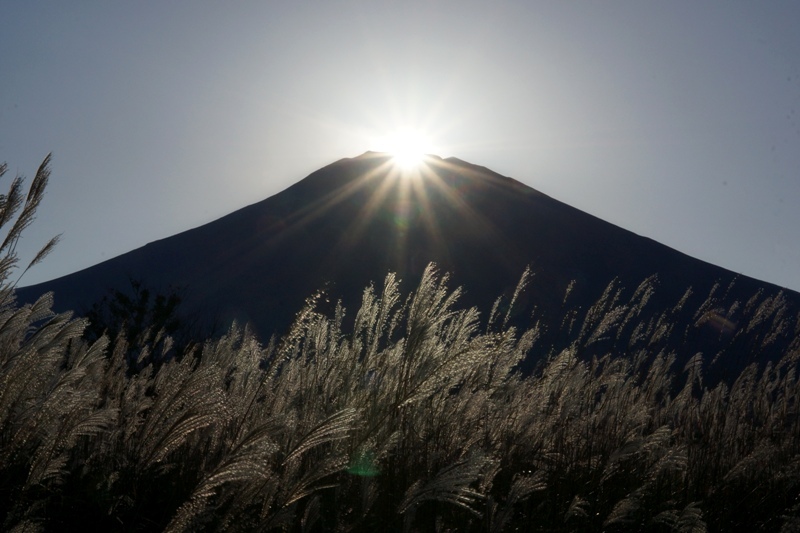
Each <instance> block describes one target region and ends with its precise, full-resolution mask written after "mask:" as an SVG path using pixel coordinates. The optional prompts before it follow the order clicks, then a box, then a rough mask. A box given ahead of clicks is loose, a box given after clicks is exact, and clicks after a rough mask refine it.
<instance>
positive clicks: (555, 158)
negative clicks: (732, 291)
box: [0, 0, 800, 290]
mask: <svg viewBox="0 0 800 533" xmlns="http://www.w3.org/2000/svg"><path fill="white" fill-rule="evenodd" d="M798 28H800V3H798V2H796V1H784V2H781V1H769V2H735V1H731V2H717V1H715V2H705V1H697V0H692V1H677V0H669V1H666V0H665V1H661V2H639V1H628V2H578V1H572V2H556V1H548V2H523V1H519V2H502V1H495V2H485V3H483V2H480V3H478V2H465V1H458V2H455V1H453V2H447V1H426V2H402V3H400V2H380V1H371V2H347V1H330V2H321V1H320V2H264V1H253V2H239V1H232V2H198V1H193V2H188V1H186V2H179V1H174V2H160V1H158V2H157V1H152V2H145V1H141V2H107V1H80V2H61V1H50V2H40V1H35V0H3V2H2V3H0V161H7V162H8V164H9V169H10V171H9V174H10V175H11V176H7V178H10V177H13V174H15V173H21V174H25V175H26V176H28V177H29V178H30V177H32V176H33V174H34V173H35V170H36V167H37V165H38V163H39V162H40V161H41V160H42V158H43V157H44V156H45V155H46V154H47V153H48V152H51V151H52V152H53V154H54V159H53V178H52V183H51V187H50V190H49V194H48V196H47V198H46V200H45V202H44V204H43V206H42V209H41V212H40V216H39V218H38V220H37V221H36V223H35V225H34V226H33V227H32V228H31V230H30V231H29V232H28V233H27V234H26V240H25V243H24V246H23V247H22V252H23V253H25V254H29V253H31V251H32V250H33V249H34V248H36V247H38V246H40V245H41V244H43V243H44V242H45V241H46V240H47V239H48V238H49V237H50V236H52V235H53V234H56V233H60V232H63V233H64V237H63V241H62V243H61V244H60V245H59V247H58V248H57V249H56V251H55V252H54V253H53V254H52V255H51V256H50V258H49V259H48V260H47V261H46V262H45V263H44V264H43V265H41V266H39V267H37V268H36V269H35V270H34V271H31V272H29V273H28V275H26V277H25V279H24V281H23V284H28V283H34V282H38V281H43V280H45V279H49V278H52V277H57V276H61V275H64V274H68V273H70V272H73V271H75V270H79V269H81V268H85V267H88V266H91V265H93V264H95V263H98V262H100V261H103V260H105V259H109V258H111V257H113V256H116V255H119V254H121V253H124V252H126V251H129V250H131V249H134V248H137V247H139V246H142V245H144V244H146V243H147V242H150V241H153V240H156V239H159V238H163V237H167V236H170V235H173V234H175V233H178V232H180V231H183V230H186V229H189V228H191V227H195V226H198V225H200V224H202V223H205V222H209V221H211V220H213V219H215V218H218V217H220V216H222V215H225V214H227V213H229V212H231V211H233V210H235V209H238V208H240V207H243V206H245V205H247V204H251V203H254V202H256V201H259V200H261V199H263V198H266V197H268V196H271V195H273V194H275V193H277V192H279V191H281V190H283V189H284V188H286V187H287V186H289V185H290V184H292V183H293V182H296V181H298V180H300V179H302V178H303V177H305V176H306V175H308V174H309V173H310V172H312V171H314V170H316V169H317V168H319V167H321V166H324V165H326V164H328V163H330V162H332V161H334V160H337V159H340V158H342V157H351V156H355V155H358V154H360V153H362V152H364V151H366V150H369V149H373V148H375V147H376V146H375V142H376V139H377V138H379V137H381V136H382V135H385V134H387V133H389V132H390V131H392V130H394V129H396V128H400V127H410V128H417V129H423V130H425V131H426V132H427V134H428V136H429V137H430V139H431V142H432V143H433V145H434V151H435V152H436V153H438V154H439V155H441V156H443V157H447V156H451V155H452V156H456V157H459V158H461V159H464V160H467V161H470V162H472V163H476V164H480V165H484V166H487V167H489V168H491V169H493V170H495V171H497V172H500V173H501V174H504V175H507V176H511V177H513V178H516V179H518V180H520V181H522V182H524V183H526V184H528V185H530V186H532V187H534V188H536V189H538V190H540V191H542V192H544V193H546V194H549V195H550V196H553V197H555V198H557V199H559V200H561V201H564V202H566V203H568V204H570V205H573V206H575V207H578V208H580V209H582V210H585V211H587V212H589V213H592V214H594V215H596V216H599V217H600V218H603V219H605V220H608V221H609V222H612V223H615V224H617V225H619V226H622V227H625V228H627V229H630V230H632V231H634V232H636V233H638V234H640V235H645V236H648V237H651V238H653V239H655V240H657V241H660V242H662V243H664V244H667V245H669V246H671V247H673V248H676V249H678V250H681V251H683V252H686V253H688V254H690V255H693V256H696V257H699V258H701V259H704V260H707V261H710V262H712V263H715V264H718V265H721V266H724V267H726V268H729V269H731V270H734V271H736V272H741V273H744V274H747V275H750V276H754V277H756V278H759V279H763V280H767V281H771V282H774V283H778V284H780V285H783V286H788V287H790V288H793V289H796V290H798V289H800V235H799V234H798V228H800V209H798V199H800V31H798ZM9 181H10V180H9V179H6V181H5V185H3V187H6V186H7V184H8V182H9Z"/></svg>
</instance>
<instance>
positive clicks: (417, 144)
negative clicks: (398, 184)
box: [379, 129, 431, 170]
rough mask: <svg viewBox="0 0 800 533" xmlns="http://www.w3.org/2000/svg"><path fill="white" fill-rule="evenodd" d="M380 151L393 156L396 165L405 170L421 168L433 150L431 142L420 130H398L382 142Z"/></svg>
mask: <svg viewBox="0 0 800 533" xmlns="http://www.w3.org/2000/svg"><path fill="white" fill-rule="evenodd" d="M379 144H380V147H379V148H380V151H382V152H388V153H390V154H392V159H393V160H394V163H395V164H396V165H397V166H398V167H400V168H401V169H403V170H412V169H415V168H417V167H419V166H420V165H421V164H422V162H423V161H424V160H425V154H427V153H429V152H430V150H431V141H430V139H429V138H428V136H427V135H425V134H424V133H422V132H421V131H418V130H413V129H401V130H397V131H395V132H393V133H391V134H389V135H387V136H386V137H384V138H383V139H381V141H380V143H379Z"/></svg>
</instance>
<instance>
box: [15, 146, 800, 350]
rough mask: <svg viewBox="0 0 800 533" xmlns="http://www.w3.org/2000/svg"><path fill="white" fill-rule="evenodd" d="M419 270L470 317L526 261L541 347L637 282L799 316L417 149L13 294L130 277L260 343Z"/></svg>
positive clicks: (668, 300) (512, 184) (523, 316)
mask: <svg viewBox="0 0 800 533" xmlns="http://www.w3.org/2000/svg"><path fill="white" fill-rule="evenodd" d="M429 262H435V263H436V264H437V265H438V268H439V270H440V271H442V272H449V273H451V275H452V284H453V285H457V286H463V287H464V290H465V292H464V296H463V297H462V300H461V302H462V303H463V304H466V305H477V306H478V307H479V309H480V310H481V311H482V312H484V313H488V311H489V309H490V308H491V307H492V304H493V302H494V301H495V299H496V298H497V297H498V296H501V295H506V296H510V295H511V294H512V293H513V291H514V288H515V287H516V284H517V282H518V280H519V279H520V276H521V274H522V273H523V271H524V270H525V268H526V267H528V266H529V267H530V268H531V271H532V273H533V278H532V281H531V286H530V289H529V290H528V291H527V293H526V295H525V296H524V298H522V299H521V300H520V301H518V302H517V304H516V305H515V307H514V309H513V313H512V316H513V320H514V322H515V323H518V324H519V325H521V326H527V325H528V324H530V323H531V321H532V319H535V320H540V321H543V323H545V324H548V325H549V327H547V328H545V330H546V331H544V333H545V334H549V335H551V336H553V337H554V338H555V337H557V334H556V330H557V329H558V328H557V327H556V326H557V324H555V323H553V321H554V320H562V319H563V316H564V311H565V308H566V307H568V308H570V309H572V310H581V309H583V312H584V313H585V312H586V310H587V309H589V307H590V306H591V305H592V304H593V303H594V302H596V301H597V300H598V299H599V298H601V296H602V295H603V294H604V291H605V290H606V288H607V287H608V285H609V283H612V282H614V283H615V285H614V290H615V291H618V293H619V295H620V297H621V298H623V299H624V298H625V297H630V296H631V295H632V294H633V293H634V290H635V289H636V288H637V287H639V285H640V284H641V283H642V281H643V280H645V279H647V278H651V277H652V276H655V277H653V278H651V279H653V280H655V281H654V282H653V295H652V298H649V300H650V301H649V303H648V306H649V307H651V308H653V309H654V310H659V309H665V308H673V307H674V306H676V304H678V303H679V301H680V302H681V303H682V304H683V305H685V307H686V309H687V310H690V311H691V313H694V312H695V311H696V310H697V309H698V308H700V307H701V306H702V305H703V302H704V301H710V302H712V303H714V304H716V306H715V307H713V308H710V309H712V310H716V311H715V312H717V314H719V315H720V319H724V320H727V321H728V322H727V323H729V324H734V323H735V322H736V317H735V316H734V314H731V313H728V310H730V309H733V311H735V310H736V309H737V308H738V307H737V306H734V307H732V306H733V303H734V302H737V301H739V302H742V303H743V302H747V301H748V299H750V298H751V297H752V296H753V295H755V294H756V293H759V292H760V294H761V295H762V296H763V295H767V296H769V295H777V294H779V293H780V294H781V296H780V297H781V298H782V299H783V301H786V302H788V305H789V306H790V307H791V309H794V310H796V309H800V295H798V294H797V293H794V292H791V291H783V292H780V289H779V288H778V287H776V286H774V285H771V284H768V283H764V282H760V281H757V280H754V279H751V278H748V277H744V276H738V275H736V274H734V273H733V272H730V271H728V270H725V269H722V268H720V267H716V266H713V265H711V264H709V263H706V262H703V261H700V260H698V259H695V258H692V257H689V256H687V255H685V254H682V253H680V252H677V251H675V250H673V249H671V248H668V247H666V246H664V245H661V244H659V243H657V242H655V241H653V240H650V239H647V238H644V237H640V236H638V235H636V234H634V233H632V232H630V231H627V230H624V229H622V228H619V227H617V226H614V225H612V224H609V223H607V222H604V221H602V220H600V219H598V218H596V217H593V216H591V215H589V214H586V213H584V212H581V211H579V210H577V209H574V208H572V207H570V206H568V205H566V204H563V203H561V202H559V201H557V200H554V199H553V198H550V197H549V196H547V195H545V194H542V193H540V192H538V191H536V190H534V189H532V188H530V187H527V186H525V185H523V184H521V183H520V182H518V181H515V180H513V179H511V178H508V177H504V176H501V175H499V174H497V173H495V172H492V171H491V170H488V169H486V168H484V167H480V166H476V165H473V164H470V163H467V162H464V161H461V160H459V159H455V158H447V159H442V158H439V157H436V156H428V157H427V159H426V161H425V165H423V166H421V167H420V168H419V170H418V171H401V170H400V169H399V168H397V167H396V166H395V165H393V164H392V159H391V156H389V155H387V154H381V153H372V152H367V153H365V154H363V155H361V156H359V157H355V158H349V159H342V160H340V161H337V162H335V163H333V164H330V165H328V166H326V167H324V168H322V169H320V170H318V171H316V172H314V173H313V174H311V175H309V176H308V177H306V178H305V179H303V180H302V181H300V182H298V183H296V184H295V185H293V186H291V187H289V188H288V189H286V190H284V191H283V192H280V193H278V194H276V195H274V196H272V197H270V198H267V199H266V200H263V201H261V202H258V203H256V204H253V205H250V206H248V207H245V208H243V209H240V210H238V211H235V212H233V213H231V214H229V215H227V216H225V217H222V218H220V219H218V220H216V221H213V222H210V223H208V224H205V225H203V226H200V227H197V228H194V229H191V230H188V231H185V232H183V233H180V234H177V235H174V236H172V237H168V238H165V239H162V240H159V241H156V242H153V243H150V244H148V245H146V246H144V247H142V248H139V249H136V250H133V251H131V252H129V253H126V254H124V255H121V256H118V257H116V258H113V259H110V260H108V261H105V262H103V263H100V264H98V265H95V266H93V267H90V268H87V269H85V270H82V271H79V272H76V273H74V274H70V275H68V276H64V277H62V278H58V279H56V280H52V281H49V282H46V283H41V284H38V285H33V286H29V287H24V288H21V289H19V290H18V291H17V295H18V298H19V299H20V300H21V301H23V302H25V301H31V300H33V299H35V298H36V297H37V296H38V295H40V294H41V293H43V292H45V291H54V292H55V308H56V310H67V309H73V310H76V311H78V312H81V311H85V310H87V309H88V308H89V307H90V306H91V304H92V303H93V302H96V301H98V300H99V299H100V298H101V297H102V296H103V295H104V294H105V293H106V292H107V290H108V289H109V288H114V287H124V286H125V285H127V284H128V280H129V279H137V280H140V281H142V282H143V283H144V284H145V285H147V286H150V287H154V288H161V289H164V288H166V287H168V286H171V287H180V288H182V289H183V291H184V302H185V303H184V305H185V307H186V309H187V310H188V311H190V312H192V313H196V314H199V315H200V316H202V317H204V318H205V319H207V320H209V321H210V320H215V321H216V322H217V323H220V324H222V325H224V324H227V323H230V321H231V320H233V319H237V320H239V321H240V322H248V323H250V324H251V326H252V327H253V329H254V330H255V332H256V333H257V334H259V336H260V337H261V338H262V340H266V339H267V338H269V336H270V335H272V334H273V333H282V332H284V331H285V330H286V329H287V328H288V326H289V325H290V323H291V322H292V320H293V318H294V316H295V313H297V312H298V311H299V310H300V309H301V308H302V306H303V304H304V301H305V300H306V298H308V297H309V296H310V295H312V294H314V293H315V292H316V291H318V290H320V289H322V290H323V291H324V293H325V294H326V295H327V297H328V298H329V299H330V300H331V301H336V300H338V299H341V300H342V302H343V304H344V306H345V307H346V308H347V309H348V310H350V312H349V315H348V316H350V317H352V316H353V315H354V312H355V310H356V309H357V308H358V305H359V304H360V302H361V294H362V291H363V290H364V287H365V286H367V285H368V284H369V283H374V284H375V285H377V286H380V285H382V283H383V279H384V277H385V276H386V274H387V272H390V271H391V272H395V273H396V274H397V276H398V278H399V279H401V280H402V281H403V284H402V286H403V287H405V289H406V290H412V289H413V288H414V287H415V286H416V282H417V281H418V280H419V279H420V276H421V274H422V272H423V270H424V268H425V266H426V265H427V264H428V263H429ZM689 287H691V293H690V294H689V295H687V296H686V297H685V298H684V299H683V300H682V299H681V298H682V297H683V296H684V295H685V294H686V291H687V289H688V288H689ZM566 295H568V298H567V297H566ZM709 295H710V296H709ZM567 300H568V301H567ZM506 301H508V300H506ZM707 305H709V304H707ZM565 306H566V307H565ZM575 312H578V311H575ZM654 312H655V311H654ZM688 312H689V311H687V313H688ZM673 315H675V313H673ZM654 316H656V315H654ZM675 316H676V317H677V315H675ZM532 317H533V318H532ZM701 318H702V317H701ZM675 320H676V323H677V324H678V327H679V328H686V327H689V325H691V324H695V323H697V322H698V318H697V317H695V316H693V315H689V314H687V316H685V317H679V318H676V319H675ZM715 331H716V330H715ZM715 334H716V335H717V337H718V336H719V333H718V332H716V333H715Z"/></svg>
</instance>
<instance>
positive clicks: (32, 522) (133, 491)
mask: <svg viewBox="0 0 800 533" xmlns="http://www.w3.org/2000/svg"><path fill="white" fill-rule="evenodd" d="M4 264H5V263H4ZM4 273H5V274H7V271H5V272H4ZM2 279H3V280H6V279H7V275H6V276H4V277H2ZM529 282H530V280H529V279H528V275H527V273H526V274H524V275H523V277H522V280H521V282H520V285H519V288H518V292H519V291H522V290H524V289H525V286H526V284H528V283H529ZM4 287H5V288H4V289H3V290H5V291H6V292H5V293H4V294H6V295H8V298H7V301H6V302H5V303H4V304H3V306H2V307H1V308H0V521H2V522H1V523H2V527H3V529H7V530H19V531H23V530H45V531H69V530H82V531H83V530H86V529H90V530H91V529H97V530H109V531H113V530H124V531H131V530H145V531H161V530H166V531H197V530H209V531H216V530H233V531H258V530H291V531H334V530H336V531H338V530H343V531H344V530H348V531H374V530H376V529H378V528H380V529H385V530H389V531H432V530H439V531H446V530H451V531H455V530H458V531H503V530H517V529H522V530H528V531H575V530H581V531H625V530H648V531H704V530H711V531H725V530H774V531H777V530H781V529H782V528H785V529H786V530H791V529H793V528H796V527H797V526H798V525H800V523H799V521H798V518H797V517H798V501H800V483H799V481H800V417H798V409H800V385H799V384H798V379H797V370H798V369H797V366H798V364H797V360H798V354H800V346H799V345H798V341H797V340H796V339H797V338H798V333H800V331H798V328H799V327H800V321H798V319H797V317H787V316H786V314H785V313H782V312H781V305H782V304H781V300H780V298H779V297H764V296H762V295H757V296H755V297H754V299H753V300H752V301H751V302H748V304H747V305H746V306H745V307H746V309H745V308H743V309H742V310H741V311H740V313H741V317H740V321H739V324H740V326H739V329H738V330H737V331H738V332H744V333H737V335H741V336H742V339H743V340H747V341H748V342H755V341H753V339H754V338H755V339H756V340H757V342H759V343H761V344H763V345H768V346H770V347H771V349H781V350H782V352H783V356H782V357H780V358H777V360H776V362H769V363H766V364H763V365H761V366H759V365H757V364H752V365H750V366H748V367H747V368H746V369H745V370H744V371H743V372H742V373H741V375H740V376H739V377H738V378H737V379H736V380H735V381H731V382H727V383H726V382H719V383H716V384H713V385H710V384H707V383H706V382H705V381H704V369H705V366H704V358H703V356H702V355H700V354H696V355H694V356H693V357H691V358H684V359H688V360H689V363H688V364H686V365H685V366H683V367H682V368H675V363H674V362H675V361H676V360H677V359H678V358H679V356H683V355H685V354H680V353H676V352H674V351H672V352H670V351H665V350H658V349H657V348H658V346H659V340H660V339H662V338H663V337H664V336H665V335H670V334H672V333H671V329H670V328H671V327H672V324H671V323H670V322H669V318H670V316H671V314H670V310H669V309H667V310H664V312H663V313H662V314H661V319H659V320H652V321H647V322H638V321H637V313H638V311H637V310H638V309H641V307H642V306H643V305H644V303H643V302H646V298H647V294H648V292H649V291H651V290H653V289H652V284H651V283H650V282H648V281H645V282H644V283H643V285H642V286H641V287H640V289H641V290H639V291H637V292H636V294H635V295H634V297H633V298H632V299H631V301H629V302H627V303H625V302H620V301H619V299H618V298H615V297H614V294H615V291H614V287H613V285H612V286H611V287H610V288H609V290H608V291H607V293H606V295H604V297H603V298H602V299H601V300H600V301H598V302H597V304H596V305H595V306H593V307H592V308H591V309H590V310H588V311H587V312H586V313H585V314H584V315H583V318H582V319H581V320H578V319H577V318H576V317H577V316H578V315H577V313H570V312H569V310H567V314H566V315H565V317H566V318H567V319H565V320H564V321H563V322H562V324H563V330H564V331H565V333H569V334H570V335H571V337H569V338H571V339H572V340H571V342H570V343H569V344H568V347H567V348H565V349H561V350H554V349H553V347H552V346H541V345H540V344H539V342H538V341H539V338H540V336H539V329H538V328H539V327H540V325H538V324H536V323H535V321H534V322H532V324H533V327H532V328H531V329H529V330H527V331H518V330H516V329H514V328H511V327H508V316H510V313H511V312H512V308H513V307H514V301H513V300H514V298H512V300H511V301H510V302H508V303H507V304H500V303H498V305H496V306H495V308H494V309H493V310H491V311H490V312H489V314H488V317H487V323H488V327H485V326H482V325H481V322H480V320H479V312H478V310H477V309H474V308H470V309H462V308H459V306H458V298H459V295H460V290H459V289H454V290H453V289H450V288H449V287H448V284H447V276H446V275H445V276H441V275H439V273H438V272H437V271H436V269H435V267H434V266H432V265H431V266H429V267H428V268H427V269H426V270H425V272H424V275H423V276H422V280H421V282H420V284H419V286H418V287H417V288H416V289H415V290H414V291H413V293H411V294H409V295H407V296H405V297H404V296H403V295H402V294H401V291H400V286H399V282H398V280H397V279H396V278H395V276H394V275H392V274H389V275H388V276H387V277H386V279H385V281H384V284H383V286H382V287H381V288H380V289H379V290H377V291H376V289H375V288H374V287H372V286H370V287H367V288H366V289H365V291H364V293H363V298H362V303H361V308H360V309H359V310H358V311H357V313H356V314H355V319H354V321H353V327H352V330H349V331H343V329H342V324H343V318H344V316H345V313H346V311H345V310H344V309H343V308H342V307H341V305H339V306H337V307H336V309H335V310H334V311H333V312H332V313H330V314H324V313H321V312H319V311H318V308H317V307H316V301H315V299H314V298H313V297H312V298H310V299H309V301H308V302H307V305H306V306H305V307H304V309H302V310H301V311H300V312H299V313H298V315H297V316H296V320H295V322H294V325H293V327H292V328H291V331H290V332H289V333H288V334H287V335H285V336H283V337H282V338H279V339H273V340H272V341H270V342H269V343H268V344H267V345H266V346H264V345H262V344H260V343H259V341H258V340H257V339H256V338H255V337H254V336H253V335H252V334H251V333H250V332H249V331H248V330H247V328H246V327H244V328H242V327H239V326H237V325H234V326H233V327H232V328H231V329H230V330H229V331H228V332H227V333H226V334H225V335H223V336H222V337H220V338H218V339H210V340H208V341H206V342H205V343H204V344H203V346H202V348H201V357H197V358H193V357H183V358H173V359H170V360H168V361H166V362H164V363H163V364H162V365H160V366H159V367H158V369H156V368H155V367H154V366H153V365H152V363H148V361H149V360H148V359H143V361H145V363H146V364H145V366H144V367H143V368H142V369H141V371H139V372H138V373H136V374H129V373H128V372H127V366H128V365H127V362H126V360H125V357H124V354H125V351H126V349H127V348H126V346H125V345H124V343H120V342H117V343H115V344H114V345H113V346H111V345H110V343H109V342H108V340H107V338H106V337H104V336H101V337H100V338H99V339H97V340H96V341H95V342H91V343H90V342H88V341H86V340H84V339H82V338H81V334H82V333H83V331H84V329H85V328H86V321H85V320H84V319H77V320H75V319H71V317H70V316H69V315H53V314H52V313H51V312H50V311H49V309H50V305H51V303H52V300H51V298H50V296H48V295H45V296H43V297H42V298H41V299H40V300H39V301H37V302H36V303H34V304H32V305H26V306H23V307H19V308H18V307H16V306H15V305H14V304H13V290H12V289H11V288H8V286H7V285H4ZM712 296H713V295H712ZM709 300H713V298H712V297H710V298H709ZM713 303H714V302H713V301H707V302H706V303H705V304H703V306H701V308H700V309H698V310H697V314H696V315H697V317H698V323H700V324H701V323H702V320H703V317H706V316H708V315H707V313H708V311H709V310H710V309H713ZM677 305H683V304H682V303H681V301H680V300H679V301H678V303H677ZM498 309H506V310H507V311H506V314H504V315H500V313H499V312H498V311H497V310H498ZM572 318H575V320H574V321H573V320H572ZM544 326H549V327H554V326H553V325H552V324H545V325H541V327H544ZM695 327H701V326H700V325H698V326H695ZM786 328H789V329H790V330H791V331H789V332H788V333H787V332H786ZM776 331H780V332H781V334H782V335H785V336H787V337H788V338H792V339H795V340H794V341H793V342H790V343H783V344H781V343H780V342H778V341H777V340H775V339H777V337H775V335H773V333H774V332H776ZM747 332H751V333H752V334H753V335H755V336H754V337H753V336H751V337H746V338H745V336H746V335H747ZM605 339H613V340H614V346H615V347H619V346H620V345H622V344H624V346H626V347H627V348H626V350H625V351H624V352H620V351H619V350H618V349H615V350H614V351H613V352H609V353H607V354H606V355H603V356H593V357H590V358H587V357H584V356H583V355H584V354H586V353H588V348H593V349H594V348H597V346H603V344H602V343H603V342H606V340H605ZM685 349H686V350H692V346H691V345H688V346H685ZM109 351H110V353H109ZM532 351H534V352H539V353H543V354H551V355H550V356H549V357H548V358H547V359H546V361H545V362H544V363H542V364H541V365H540V366H539V367H538V368H537V369H536V370H535V371H534V372H533V373H532V374H524V373H522V372H520V371H519V363H520V362H521V361H522V360H523V359H524V358H525V357H526V356H527V354H529V353H530V352H532ZM107 354H108V355H110V356H107Z"/></svg>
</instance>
